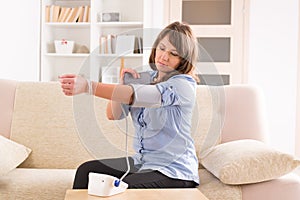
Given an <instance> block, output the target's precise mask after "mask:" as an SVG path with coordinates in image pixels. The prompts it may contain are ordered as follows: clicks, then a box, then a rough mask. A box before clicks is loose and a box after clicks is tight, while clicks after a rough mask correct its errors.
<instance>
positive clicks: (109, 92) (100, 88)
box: [91, 82, 133, 104]
mask: <svg viewBox="0 0 300 200" xmlns="http://www.w3.org/2000/svg"><path fill="white" fill-rule="evenodd" d="M91 86H92V92H93V94H94V95H95V96H97V97H101V98H104V99H108V100H112V101H116V102H119V103H124V104H131V103H132V100H133V89H132V87H131V86H128V85H120V84H106V83H99V82H91Z"/></svg>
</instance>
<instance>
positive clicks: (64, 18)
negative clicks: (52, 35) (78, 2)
mask: <svg viewBox="0 0 300 200" xmlns="http://www.w3.org/2000/svg"><path fill="white" fill-rule="evenodd" d="M70 12H71V8H69V7H65V11H64V13H61V18H60V20H59V22H65V21H66V20H67V17H68V16H69V14H70Z"/></svg>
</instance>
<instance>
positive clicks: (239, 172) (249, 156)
mask: <svg viewBox="0 0 300 200" xmlns="http://www.w3.org/2000/svg"><path fill="white" fill-rule="evenodd" d="M200 162H201V164H202V165H203V166H204V167H205V168H206V169H207V170H208V171H210V172H211V173H212V174H214V175H215V176H216V177H217V178H219V179H220V181H222V182H223V183H225V184H248V183H257V182H263V181H267V180H271V179H275V178H278V177H280V176H282V175H284V174H287V173H288V172H290V171H292V170H294V169H295V168H296V167H298V166H300V160H297V159H295V158H294V156H292V155H289V154H287V153H283V152H280V151H277V150H275V149H273V148H271V147H269V146H267V145H266V144H264V143H263V142H260V141H257V140H250V139H246V140H236V141H232V142H227V143H223V144H219V145H217V146H215V147H213V148H212V149H211V151H210V152H209V153H208V154H207V155H206V156H205V157H204V158H201V160H200Z"/></svg>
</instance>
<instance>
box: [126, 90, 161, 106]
mask: <svg viewBox="0 0 300 200" xmlns="http://www.w3.org/2000/svg"><path fill="white" fill-rule="evenodd" d="M130 86H131V87H132V88H133V92H134V97H133V101H132V104H131V106H132V107H148V108H150V107H151V108H153V107H160V106H161V93H160V91H159V90H158V89H157V87H156V86H155V85H139V84H130Z"/></svg>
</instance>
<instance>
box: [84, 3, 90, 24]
mask: <svg viewBox="0 0 300 200" xmlns="http://www.w3.org/2000/svg"><path fill="white" fill-rule="evenodd" d="M89 12H90V6H84V14H83V22H88V21H89V15H90V13H89Z"/></svg>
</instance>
